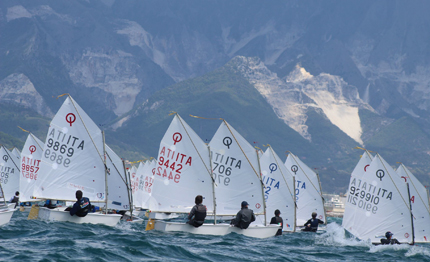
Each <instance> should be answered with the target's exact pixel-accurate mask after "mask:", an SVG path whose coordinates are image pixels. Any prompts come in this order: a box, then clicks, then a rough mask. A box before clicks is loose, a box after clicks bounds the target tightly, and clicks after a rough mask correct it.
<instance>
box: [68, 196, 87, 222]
mask: <svg viewBox="0 0 430 262" xmlns="http://www.w3.org/2000/svg"><path fill="white" fill-rule="evenodd" d="M76 199H77V201H76V203H75V204H74V205H73V207H72V209H71V210H70V215H71V216H73V215H77V216H78V217H84V216H86V215H87V214H88V212H89V211H90V209H91V202H90V200H89V199H88V197H82V191H81V190H78V191H76Z"/></svg>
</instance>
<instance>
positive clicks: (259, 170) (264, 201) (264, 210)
mask: <svg viewBox="0 0 430 262" xmlns="http://www.w3.org/2000/svg"><path fill="white" fill-rule="evenodd" d="M255 153H256V154H257V160H258V161H257V162H258V173H259V174H260V177H259V178H260V182H261V194H262V196H263V212H264V225H265V226H267V219H266V216H267V214H266V198H265V197H264V188H265V186H264V183H263V181H261V166H260V157H259V156H258V150H255Z"/></svg>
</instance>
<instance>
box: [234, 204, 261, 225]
mask: <svg viewBox="0 0 430 262" xmlns="http://www.w3.org/2000/svg"><path fill="white" fill-rule="evenodd" d="M241 207H242V208H241V209H240V211H239V212H237V215H236V218H235V219H232V220H231V224H233V225H234V226H235V227H240V228H241V229H247V228H248V227H249V224H251V223H252V222H254V221H255V215H254V211H252V209H248V202H246V201H242V204H241Z"/></svg>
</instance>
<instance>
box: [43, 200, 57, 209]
mask: <svg viewBox="0 0 430 262" xmlns="http://www.w3.org/2000/svg"><path fill="white" fill-rule="evenodd" d="M43 207H47V208H49V209H54V208H56V207H57V204H55V203H54V202H52V200H51V199H47V200H46V201H45V205H43Z"/></svg>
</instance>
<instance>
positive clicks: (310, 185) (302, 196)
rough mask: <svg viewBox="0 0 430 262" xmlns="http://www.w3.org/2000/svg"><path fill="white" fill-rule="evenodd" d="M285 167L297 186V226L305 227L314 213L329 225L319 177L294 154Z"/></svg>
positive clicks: (290, 154) (290, 156)
mask: <svg viewBox="0 0 430 262" xmlns="http://www.w3.org/2000/svg"><path fill="white" fill-rule="evenodd" d="M285 166H286V167H287V169H289V170H290V171H291V172H292V174H294V177H295V181H296V186H295V195H296V203H297V216H296V217H297V225H298V226H302V225H304V224H305V223H306V222H307V221H308V220H309V219H310V218H311V214H312V212H316V213H317V215H318V216H317V217H318V218H319V219H321V220H322V221H324V224H327V218H326V214H325V208H324V199H323V197H322V190H321V183H320V180H319V176H318V174H317V173H315V172H314V171H313V170H312V169H311V168H309V167H308V166H307V165H306V164H305V163H303V162H302V161H301V160H300V159H299V158H298V157H297V156H295V155H294V154H293V153H291V152H290V153H289V154H288V157H287V160H285Z"/></svg>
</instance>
